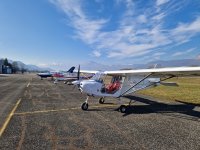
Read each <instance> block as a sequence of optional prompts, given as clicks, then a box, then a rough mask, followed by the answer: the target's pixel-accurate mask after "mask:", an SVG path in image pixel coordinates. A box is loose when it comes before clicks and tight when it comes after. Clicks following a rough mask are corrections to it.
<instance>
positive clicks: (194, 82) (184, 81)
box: [137, 77, 200, 104]
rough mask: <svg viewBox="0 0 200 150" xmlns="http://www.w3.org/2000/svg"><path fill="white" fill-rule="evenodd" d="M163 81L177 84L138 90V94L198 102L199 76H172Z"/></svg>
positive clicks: (199, 95)
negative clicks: (176, 85) (172, 77)
mask: <svg viewBox="0 0 200 150" xmlns="http://www.w3.org/2000/svg"><path fill="white" fill-rule="evenodd" d="M165 82H176V83H177V84H178V85H179V86H178V87H172V86H163V85H161V86H157V87H154V88H149V89H145V90H142V91H138V92H137V93H138V94H142V95H147V96H150V97H153V98H158V99H160V100H166V101H177V100H178V101H182V102H187V103H193V104H200V78H197V77H195V78H189V77H188V78H174V79H170V80H167V81H165Z"/></svg>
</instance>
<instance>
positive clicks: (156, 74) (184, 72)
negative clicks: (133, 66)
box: [72, 67, 200, 113]
mask: <svg viewBox="0 0 200 150" xmlns="http://www.w3.org/2000/svg"><path fill="white" fill-rule="evenodd" d="M80 72H84V71H80ZM86 72H87V71H86ZM87 73H88V72H87ZM89 73H95V75H94V76H93V77H92V78H91V79H89V80H78V81H74V82H72V83H73V84H75V85H79V89H80V91H81V92H83V93H86V94H87V98H86V100H85V102H84V103H83V104H82V106H81V108H82V109H83V110H87V109H88V106H89V105H88V100H89V97H90V96H99V97H100V99H99V103H101V104H102V103H104V101H105V97H115V98H118V99H119V100H120V98H121V97H123V96H125V95H127V94H130V93H134V92H136V91H139V90H143V89H146V88H149V87H155V86H158V85H161V84H162V85H166V86H177V84H176V83H170V82H164V81H165V80H167V79H170V78H174V77H195V76H200V67H174V68H154V69H139V70H119V71H104V72H98V71H90V72H89ZM108 77H109V78H111V81H110V83H109V84H106V82H105V81H107V79H108ZM191 80H192V78H191ZM130 104H131V100H130V102H129V105H130ZM128 107H129V106H126V105H121V106H120V108H119V110H120V111H121V112H122V113H124V112H126V110H127V108H128Z"/></svg>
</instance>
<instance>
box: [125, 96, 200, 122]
mask: <svg viewBox="0 0 200 150" xmlns="http://www.w3.org/2000/svg"><path fill="white" fill-rule="evenodd" d="M124 97H125V98H128V99H132V100H135V101H137V102H141V103H144V104H147V105H134V104H133V105H131V106H130V107H129V108H128V109H127V111H126V113H125V114H124V115H123V116H127V115H130V114H148V113H160V114H164V115H169V116H172V117H178V118H184V119H189V120H194V121H200V119H199V118H200V111H196V110H194V108H195V107H196V106H198V107H200V105H195V104H191V103H187V102H181V101H177V102H179V103H176V104H175V103H174V104H173V103H171V104H167V103H162V102H157V101H153V100H150V99H148V98H142V97H139V96H132V95H130V96H124ZM183 114H184V115H183Z"/></svg>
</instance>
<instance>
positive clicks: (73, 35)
mask: <svg viewBox="0 0 200 150" xmlns="http://www.w3.org/2000/svg"><path fill="white" fill-rule="evenodd" d="M5 57H7V58H10V59H13V60H20V61H23V62H24V63H27V64H35V65H38V66H42V67H52V68H55V69H64V68H67V67H69V66H71V65H78V64H82V63H86V62H89V61H95V62H98V63H102V64H141V63H148V62H150V61H155V60H171V59H184V58H194V59H196V58H199V59H200V1H199V0H180V1H178V0H2V1H1V3H0V58H5Z"/></svg>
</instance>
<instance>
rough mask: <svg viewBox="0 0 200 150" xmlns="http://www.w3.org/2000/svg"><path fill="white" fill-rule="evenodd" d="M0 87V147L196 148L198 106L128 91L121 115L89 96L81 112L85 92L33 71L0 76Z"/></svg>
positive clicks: (199, 129)
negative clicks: (85, 109) (36, 74)
mask: <svg viewBox="0 0 200 150" xmlns="http://www.w3.org/2000/svg"><path fill="white" fill-rule="evenodd" d="M0 91H1V92H0V94H1V95H0V96H1V97H0V115H1V116H0V125H1V126H0V127H1V128H0V131H2V127H3V126H4V128H5V129H4V130H3V133H2V135H1V137H0V149H18V150H19V149H29V150H31V149H181V150H186V149H187V150H188V149H191V150H199V149H200V142H199V141H200V107H199V106H194V105H192V104H186V103H180V102H174V103H172V102H161V101H159V100H154V99H150V98H147V97H141V96H128V97H126V98H123V101H126V102H127V101H128V100H129V99H134V100H136V102H135V103H133V105H132V106H131V107H130V108H129V110H128V111H127V112H126V113H125V114H122V113H120V112H118V111H117V110H116V108H117V107H118V106H119V105H117V101H116V100H115V99H112V98H107V99H106V103H105V104H98V99H97V98H94V97H92V98H90V100H89V110H88V111H82V110H81V109H80V106H81V104H82V103H83V102H84V100H85V98H86V95H84V94H80V92H79V91H78V90H77V89H76V88H75V89H74V87H73V86H69V85H65V84H63V83H62V82H60V83H59V84H57V85H55V84H53V83H52V81H50V79H47V80H46V79H44V80H40V78H38V77H36V76H33V75H15V76H8V77H5V76H0ZM19 100H21V101H19ZM17 102H20V103H19V105H17ZM14 107H15V108H16V109H15V110H14V111H13V108H14ZM11 112H13V114H12V113H11ZM10 114H12V115H11V117H10V119H8V118H9V116H10ZM6 121H7V124H6Z"/></svg>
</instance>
